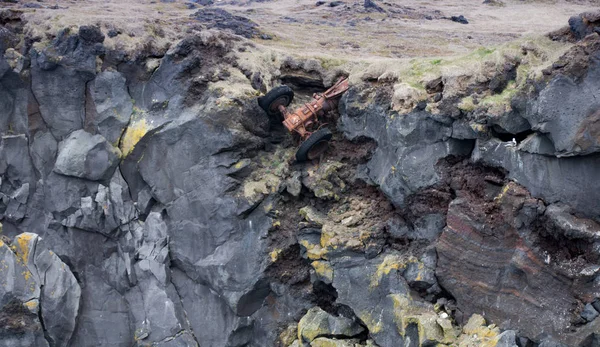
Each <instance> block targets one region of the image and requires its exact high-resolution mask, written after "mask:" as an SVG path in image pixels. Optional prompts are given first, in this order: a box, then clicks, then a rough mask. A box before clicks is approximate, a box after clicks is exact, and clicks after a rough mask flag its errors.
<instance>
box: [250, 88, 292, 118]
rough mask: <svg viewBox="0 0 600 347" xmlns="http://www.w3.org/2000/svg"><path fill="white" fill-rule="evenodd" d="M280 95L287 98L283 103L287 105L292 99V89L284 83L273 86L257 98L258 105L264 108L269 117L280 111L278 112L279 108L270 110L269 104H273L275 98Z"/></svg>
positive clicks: (275, 115)
mask: <svg viewBox="0 0 600 347" xmlns="http://www.w3.org/2000/svg"><path fill="white" fill-rule="evenodd" d="M281 97H287V98H288V100H287V101H286V104H285V105H284V106H286V107H287V106H288V105H289V104H291V103H292V100H294V91H293V90H292V89H291V88H290V87H288V86H286V85H282V86H278V87H275V88H273V89H271V90H269V92H268V93H267V94H266V95H265V96H262V97H260V98H258V105H259V106H260V108H262V109H263V110H265V112H266V113H267V114H268V115H269V117H277V116H280V115H281V112H279V110H277V111H272V110H271V105H272V104H273V102H275V101H277V99H279V98H281Z"/></svg>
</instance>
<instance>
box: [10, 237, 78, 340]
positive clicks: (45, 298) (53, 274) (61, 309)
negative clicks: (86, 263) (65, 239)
mask: <svg viewBox="0 0 600 347" xmlns="http://www.w3.org/2000/svg"><path fill="white" fill-rule="evenodd" d="M0 253H1V254H2V256H1V259H2V260H0V263H1V264H2V266H0V273H2V276H1V278H2V282H3V283H2V284H3V285H2V286H1V287H2V290H1V291H0V300H1V301H0V306H1V307H2V311H3V312H6V313H10V312H11V311H13V312H14V313H15V315H13V316H9V317H5V318H4V319H3V321H5V322H6V323H7V325H6V326H5V327H3V330H8V331H5V332H4V333H3V334H2V335H1V337H0V344H1V345H6V346H9V345H23V346H24V345H26V344H27V343H30V344H29V345H30V346H48V345H49V344H50V345H51V346H67V345H68V343H69V340H70V338H71V335H72V334H73V331H74V329H75V323H76V318H77V315H78V311H79V300H80V296H81V289H80V287H79V284H78V283H77V280H76V279H75V277H74V276H73V274H72V273H71V271H70V269H69V267H68V266H66V265H65V264H64V263H63V262H62V261H61V260H60V259H59V258H58V256H57V255H56V254H55V253H54V252H52V251H51V250H49V249H48V248H47V247H46V245H45V243H44V242H43V241H42V239H41V238H39V237H38V236H37V235H35V234H30V233H24V234H20V235H18V236H16V237H15V239H14V240H13V242H12V249H11V248H10V247H9V246H8V245H6V244H5V243H3V242H0ZM25 308H26V310H25ZM6 313H4V314H6ZM19 315H20V316H21V317H22V318H19ZM38 317H39V318H38ZM19 319H21V322H19V321H18V320H19ZM12 320H17V321H16V322H11V321H12ZM42 327H43V328H42ZM11 330H14V331H12V332H11ZM11 333H12V334H11ZM21 333H22V334H21ZM7 334H8V336H7ZM11 335H12V336H11ZM15 336H21V338H17V339H16V340H15Z"/></svg>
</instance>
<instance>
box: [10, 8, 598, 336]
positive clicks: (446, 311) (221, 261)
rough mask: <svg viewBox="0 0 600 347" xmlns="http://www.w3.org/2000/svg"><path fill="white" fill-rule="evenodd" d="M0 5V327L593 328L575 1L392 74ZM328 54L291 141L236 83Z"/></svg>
mask: <svg viewBox="0 0 600 347" xmlns="http://www.w3.org/2000/svg"><path fill="white" fill-rule="evenodd" d="M165 3H166V4H168V2H165ZM1 13H3V16H0V19H2V20H3V21H5V22H6V23H7V25H6V28H3V29H6V30H8V31H10V33H11V35H12V36H10V37H8V38H9V39H7V40H3V41H2V42H1V43H2V47H1V48H2V49H3V50H2V56H1V57H0V111H1V113H2V116H1V119H0V133H1V140H0V221H1V222H2V232H1V234H0V237H1V238H0V346H7V347H9V346H10V347H13V346H44V347H45V346H48V347H56V346H73V347H79V346H84V347H85V346H90V347H91V346H110V347H120V346H123V347H130V346H140V347H141V346H163V347H184V346H201V347H203V346H214V347H220V346H221V347H236V346H239V347H241V346H253V347H254V346H255V347H258V346H286V347H287V346H297V347H300V346H302V347H306V346H312V347H328V346H340V347H345V346H349V347H350V346H352V347H358V346H363V347H367V346H371V347H374V346H379V347H388V346H390V347H391V346H399V345H402V346H432V345H437V346H461V347H470V346H498V347H500V346H502V347H508V346H510V347H514V346H562V345H566V346H581V347H588V346H596V345H598V341H599V340H600V320H599V319H598V318H597V317H598V316H599V312H600V290H599V288H600V212H599V211H600V205H599V201H600V186H599V184H600V183H598V182H600V181H599V180H598V179H597V178H598V173H600V160H599V159H600V157H599V156H600V145H599V142H598V139H599V138H600V133H599V132H600V127H598V122H599V120H598V119H599V114H600V113H599V112H600V105H599V104H598V102H597V101H596V99H598V90H600V78H598V75H599V73H600V65H599V62H600V36H598V35H597V34H596V30H597V23H598V20H597V19H598V18H600V17H598V16H596V15H594V14H590V13H586V14H582V15H580V16H576V17H574V18H573V19H572V21H570V22H569V24H570V27H569V28H566V29H565V30H566V31H564V32H562V34H560V33H553V34H551V37H554V38H555V41H551V40H550V38H544V40H546V41H543V43H539V42H527V43H521V44H520V45H519V47H518V49H512V48H511V50H508V51H503V52H500V51H498V52H496V53H497V54H495V53H494V52H493V51H492V52H488V51H478V52H476V53H474V54H472V55H470V56H467V58H464V59H466V60H464V61H460V60H459V61H458V63H461V64H466V65H471V64H472V61H471V60H469V59H473V57H474V56H475V57H477V59H479V58H481V59H484V58H485V57H486V56H490V55H493V59H489V60H485V61H484V62H483V63H481V64H478V65H477V66H480V67H481V69H480V71H471V70H467V71H466V72H464V73H462V74H460V75H456V74H454V73H448V71H455V70H454V69H447V68H446V67H444V69H439V70H438V69H437V68H435V67H433V68H432V67H430V66H429V65H431V66H435V64H432V63H430V62H426V63H427V64H429V65H427V64H426V65H427V67H428V68H431V69H432V70H427V71H425V72H423V73H422V74H420V76H422V78H421V79H420V80H415V81H413V80H410V78H413V77H414V76H415V75H418V73H417V72H415V73H414V74H412V75H411V76H408V77H407V76H404V75H402V73H403V72H402V71H403V70H402V69H400V70H397V71H396V70H393V66H392V67H389V66H386V67H384V68H381V67H380V66H376V65H369V66H366V67H365V66H362V65H357V66H358V67H356V68H350V67H348V66H342V67H339V66H337V67H332V66H329V65H328V64H326V62H325V61H322V60H318V59H310V58H300V57H292V56H287V55H285V54H283V53H278V52H275V51H271V50H268V49H267V48H265V47H260V46H258V45H256V44H255V43H254V42H253V41H251V40H248V39H246V38H244V37H240V36H236V35H234V34H231V33H227V32H221V31H217V30H215V29H210V28H205V27H197V26H194V25H191V24H190V25H191V26H190V27H189V31H188V32H186V35H185V37H184V38H183V39H181V40H178V41H176V42H172V43H171V44H170V45H169V46H168V49H164V50H162V49H159V48H158V47H155V46H153V44H152V43H150V42H149V43H148V44H147V45H146V46H144V47H143V48H140V51H139V52H137V54H136V55H130V54H129V53H130V52H128V51H125V50H124V49H121V48H119V47H115V46H111V45H109V43H107V42H106V40H108V39H107V38H106V36H105V32H104V31H105V30H104V31H103V30H101V29H100V28H99V27H97V26H92V25H89V26H87V25H83V26H80V27H79V28H77V29H75V28H66V29H64V30H60V31H59V32H58V33H57V34H56V35H54V36H52V35H49V36H48V37H46V38H42V37H29V36H28V35H34V34H35V33H34V32H29V31H24V28H25V26H24V25H25V23H21V19H20V17H19V15H18V13H17V14H15V13H13V12H1ZM211 13H221V12H219V11H217V12H214V10H202V11H200V12H198V13H197V14H196V17H197V18H196V19H201V18H200V17H202V16H204V17H206V16H208V15H210V14H211ZM204 17H202V18H204ZM223 18H225V19H224V20H228V19H227V18H229V16H223ZM582 18H585V21H583V20H582ZM204 19H206V18H204ZM204 19H203V20H204ZM208 19H210V18H208ZM208 19H206V20H204V22H206V21H208ZM243 19H244V18H242V17H239V18H238V17H235V20H238V21H242V20H243ZM580 19H581V20H580ZM19 23H20V24H19ZM243 23H250V24H248V26H249V28H250V29H247V30H252V35H246V36H253V35H255V34H256V33H258V31H257V32H256V33H254V30H255V28H256V25H255V23H254V22H245V21H243ZM8 24H10V25H8ZM210 24H211V27H212V26H213V25H212V24H214V23H212V22H211V23H210ZM221 24H223V23H221ZM224 24H228V23H224ZM229 24H231V23H229ZM226 27H231V25H229V26H226ZM15 28H17V29H15ZM155 29H156V28H155ZM242 29H243V28H242ZM11 30H12V31H11ZM115 30H116V29H115ZM256 30H258V29H256ZM111 32H112V31H111ZM0 33H1V32H0ZM114 33H115V32H113V34H114ZM106 34H107V35H108V33H106ZM159 34H160V32H159V31H157V32H156V35H159ZM117 35H118V36H120V35H125V34H123V33H117ZM553 35H554V36H553ZM556 35H558V36H556ZM540 40H541V39H540ZM560 40H563V41H564V42H558V41H560ZM544 45H548V46H549V47H551V48H552V49H554V48H556V51H557V52H558V53H560V54H558V53H557V54H556V56H554V55H552V54H550V53H551V52H550V50H548V49H547V47H546V46H544ZM557 47H558V48H557ZM559 48H560V49H559ZM544 49H546V50H545V51H544ZM438 64H443V63H441V62H438ZM536 64H537V65H536ZM421 67H422V66H419V64H417V63H415V64H414V65H413V66H412V69H413V70H415V71H416V70H417V69H419V68H421ZM542 68H543V69H542ZM389 69H392V70H389ZM342 75H343V76H349V79H350V89H349V90H348V92H347V93H346V94H345V95H344V96H343V98H342V100H341V102H340V104H339V108H338V110H337V112H334V114H333V115H331V117H330V118H327V120H326V121H327V123H328V126H329V128H330V129H331V130H332V131H333V139H332V141H331V143H330V147H329V149H328V151H327V152H326V154H325V155H324V157H323V158H321V159H320V160H315V161H312V162H307V163H296V162H294V161H293V158H294V153H295V148H296V147H297V144H298V143H297V139H295V138H294V137H293V136H292V135H290V134H289V133H287V132H286V131H285V129H283V127H282V126H281V124H278V123H279V122H276V121H274V120H270V119H269V118H268V117H267V115H266V114H265V113H264V112H263V111H262V110H261V109H260V108H259V107H258V105H257V103H256V97H258V96H259V95H261V93H264V91H265V90H267V89H270V88H272V87H273V86H276V85H278V84H281V83H282V82H286V83H289V84H292V85H294V89H295V90H296V97H295V102H296V103H295V104H293V106H297V105H298V104H299V103H302V102H304V101H306V100H308V99H309V98H310V97H311V95H312V92H314V91H315V90H320V89H322V88H323V87H326V86H329V85H331V84H332V83H334V82H335V80H336V79H337V77H339V76H342ZM434 75H435V76H434ZM407 78H408V80H407ZM407 81H408V82H407Z"/></svg>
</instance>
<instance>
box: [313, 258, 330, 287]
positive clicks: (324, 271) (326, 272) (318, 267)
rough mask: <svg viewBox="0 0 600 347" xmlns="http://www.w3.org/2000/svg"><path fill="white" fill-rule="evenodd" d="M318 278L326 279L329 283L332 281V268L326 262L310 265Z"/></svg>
mask: <svg viewBox="0 0 600 347" xmlns="http://www.w3.org/2000/svg"><path fill="white" fill-rule="evenodd" d="M310 265H311V266H312V267H313V269H315V272H316V273H317V275H318V276H319V277H321V278H322V279H326V280H327V281H328V282H329V283H331V282H332V281H333V268H332V267H331V265H329V263H328V262H326V261H313V262H312V263H311V264H310Z"/></svg>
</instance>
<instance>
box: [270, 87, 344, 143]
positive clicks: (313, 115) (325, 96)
mask: <svg viewBox="0 0 600 347" xmlns="http://www.w3.org/2000/svg"><path fill="white" fill-rule="evenodd" d="M347 90H348V79H347V78H341V79H339V80H338V81H337V82H336V83H335V84H334V85H333V86H332V87H331V88H329V89H328V90H327V91H325V92H324V93H315V94H313V99H312V100H311V101H310V102H307V103H306V104H304V105H302V106H300V107H299V108H298V109H296V110H295V111H294V112H293V113H290V112H289V111H288V110H287V109H286V108H285V106H283V105H279V111H280V112H281V115H282V116H283V118H284V120H283V125H284V126H285V127H286V128H287V129H288V130H289V131H290V132H295V133H297V134H299V135H300V137H301V138H302V140H306V139H307V138H308V137H309V136H310V135H311V134H312V132H311V131H309V130H308V129H311V128H312V127H313V125H316V124H318V123H319V117H320V116H323V115H324V114H325V113H327V112H329V111H332V110H334V109H335V108H336V107H337V105H338V102H339V99H340V97H341V96H342V94H344V93H345V92H346V91H347Z"/></svg>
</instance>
